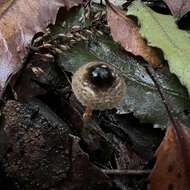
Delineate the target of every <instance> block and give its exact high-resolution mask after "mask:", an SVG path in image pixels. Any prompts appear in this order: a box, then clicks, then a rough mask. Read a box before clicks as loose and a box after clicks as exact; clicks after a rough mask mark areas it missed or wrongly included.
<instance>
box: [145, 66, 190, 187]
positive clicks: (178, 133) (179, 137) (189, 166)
mask: <svg viewBox="0 0 190 190" xmlns="http://www.w3.org/2000/svg"><path fill="white" fill-rule="evenodd" d="M144 67H145V69H146V72H147V73H148V75H149V76H150V78H151V79H152V81H153V82H154V84H155V87H156V88H157V90H158V93H159V94H160V97H161V99H162V102H163V104H164V106H165V108H166V111H167V113H168V116H169V120H170V122H171V124H172V125H171V126H172V127H173V129H174V133H175V137H176V141H178V143H179V146H180V149H179V150H181V154H182V158H183V163H184V169H185V173H186V175H185V177H186V178H187V182H188V186H189V187H190V181H189V179H188V176H189V173H190V171H189V170H190V162H189V157H188V153H187V151H186V147H188V146H189V145H188V143H187V141H186V139H185V134H184V131H183V130H181V128H182V127H184V126H182V125H180V123H179V122H178V121H177V120H176V118H174V116H173V114H172V109H171V106H170V105H169V102H168V101H167V99H166V97H165V96H164V94H163V93H162V90H161V87H160V85H159V83H158V82H157V80H156V78H155V77H154V75H153V74H152V72H155V70H154V69H153V68H152V67H150V66H145V65H144Z"/></svg>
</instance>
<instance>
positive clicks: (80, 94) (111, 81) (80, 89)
mask: <svg viewBox="0 0 190 190" xmlns="http://www.w3.org/2000/svg"><path fill="white" fill-rule="evenodd" d="M72 89H73V92H74V94H75V96H76V98H77V99H78V100H79V101H80V102H81V104H82V105H83V106H85V107H91V109H93V110H107V109H112V108H114V107H116V106H117V105H118V104H119V103H120V102H121V100H122V98H123V96H124V94H125V91H126V87H125V81H124V79H123V77H122V76H121V73H119V72H118V70H117V69H116V68H115V67H113V66H112V65H110V64H107V63H104V62H101V61H95V62H89V63H87V64H85V65H83V66H81V67H80V68H79V69H78V70H77V71H76V72H75V73H74V75H73V77H72Z"/></svg>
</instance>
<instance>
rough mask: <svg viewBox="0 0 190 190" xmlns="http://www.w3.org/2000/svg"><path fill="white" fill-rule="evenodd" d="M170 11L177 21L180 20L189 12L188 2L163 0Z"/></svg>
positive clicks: (189, 4) (189, 2) (186, 0)
mask: <svg viewBox="0 0 190 190" xmlns="http://www.w3.org/2000/svg"><path fill="white" fill-rule="evenodd" d="M163 1H164V2H165V3H166V4H167V5H168V7H169V9H170V10H171V12H172V14H173V15H174V16H175V17H177V18H178V19H180V18H182V17H183V16H184V15H185V14H187V13H188V12H189V11H190V1H189V0H163Z"/></svg>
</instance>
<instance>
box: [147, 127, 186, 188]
mask: <svg viewBox="0 0 190 190" xmlns="http://www.w3.org/2000/svg"><path fill="white" fill-rule="evenodd" d="M155 156H156V158H157V160H156V164H155V166H154V169H153V171H152V173H151V175H150V178H149V179H150V184H149V190H189V189H190V128H187V127H184V126H182V125H181V124H177V127H174V126H172V124H170V126H168V128H167V131H166V135H165V137H164V140H163V141H162V143H161V145H160V146H159V148H158V149H157V151H156V154H155Z"/></svg>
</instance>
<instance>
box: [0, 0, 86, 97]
mask: <svg viewBox="0 0 190 190" xmlns="http://www.w3.org/2000/svg"><path fill="white" fill-rule="evenodd" d="M81 2H82V0H71V1H69V0H33V1H26V0H0V94H1V92H2V88H3V87H4V85H5V83H6V81H7V78H8V77H9V76H10V75H11V74H12V73H14V72H16V71H18V70H19V69H20V67H21V60H22V59H23V58H24V56H25V55H26V52H27V49H26V47H27V46H28V44H29V42H30V41H31V39H32V37H33V35H34V34H35V33H37V32H41V31H44V29H45V28H46V27H47V25H48V24H49V23H53V22H54V21H55V19H56V14H57V11H58V9H59V8H60V7H63V6H64V5H66V6H67V7H68V8H70V7H72V6H75V5H77V4H79V3H81Z"/></svg>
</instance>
